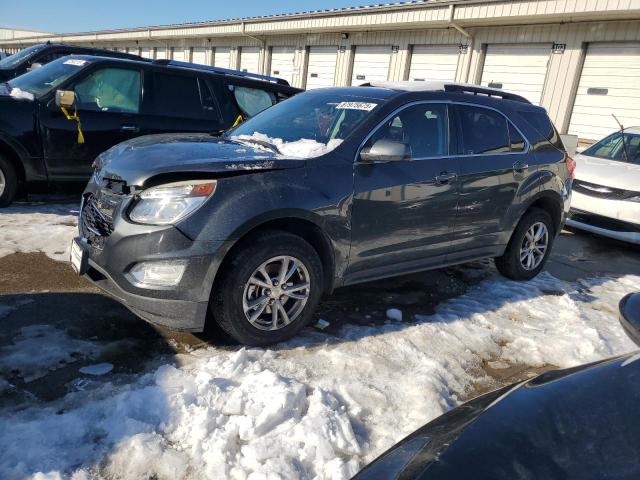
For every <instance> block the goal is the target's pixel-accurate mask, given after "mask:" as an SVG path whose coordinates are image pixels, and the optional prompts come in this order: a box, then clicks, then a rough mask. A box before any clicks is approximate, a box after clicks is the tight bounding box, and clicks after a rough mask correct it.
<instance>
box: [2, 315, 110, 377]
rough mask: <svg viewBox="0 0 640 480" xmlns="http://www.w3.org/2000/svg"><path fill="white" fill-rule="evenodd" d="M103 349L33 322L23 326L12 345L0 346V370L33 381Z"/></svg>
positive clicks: (48, 326)
mask: <svg viewBox="0 0 640 480" xmlns="http://www.w3.org/2000/svg"><path fill="white" fill-rule="evenodd" d="M100 350H101V348H100V347H99V346H98V345H96V344H95V343H93V342H88V341H85V340H78V339H75V338H71V337H69V336H68V335H67V334H66V333H65V332H63V331H62V330H58V329H57V328H54V327H52V326H50V325H31V326H29V327H23V328H21V329H20V335H18V336H17V337H15V338H14V339H13V345H7V346H4V347H1V348H0V372H1V373H3V374H5V375H6V374H8V373H14V372H17V373H19V375H20V376H21V377H22V378H23V379H24V381H25V382H31V381H33V380H35V379H37V378H40V377H43V376H45V375H46V374H47V373H48V372H49V371H50V370H55V369H57V368H60V367H63V366H65V365H67V364H69V363H73V362H75V361H77V360H78V359H80V358H87V357H93V356H95V355H97V354H98V353H99V351H100Z"/></svg>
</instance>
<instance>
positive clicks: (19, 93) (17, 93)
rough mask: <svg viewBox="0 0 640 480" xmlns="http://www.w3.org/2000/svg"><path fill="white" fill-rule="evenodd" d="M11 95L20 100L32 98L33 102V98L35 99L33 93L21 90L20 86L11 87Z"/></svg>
mask: <svg viewBox="0 0 640 480" xmlns="http://www.w3.org/2000/svg"><path fill="white" fill-rule="evenodd" d="M9 95H11V96H12V97H13V98H17V99H19V100H30V101H32V102H33V100H34V99H35V96H34V95H33V93H30V92H25V91H24V90H20V89H19V88H15V87H14V88H12V89H11V93H10V94H9Z"/></svg>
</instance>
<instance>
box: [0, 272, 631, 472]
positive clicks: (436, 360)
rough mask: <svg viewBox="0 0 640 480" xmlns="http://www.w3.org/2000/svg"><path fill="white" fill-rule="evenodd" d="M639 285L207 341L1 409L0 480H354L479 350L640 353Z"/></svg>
mask: <svg viewBox="0 0 640 480" xmlns="http://www.w3.org/2000/svg"><path fill="white" fill-rule="evenodd" d="M638 289H640V277H638V276H627V277H622V278H619V279H609V278H601V279H593V280H590V281H588V282H586V281H585V282H579V283H577V284H567V283H564V282H561V281H559V280H556V279H555V278H553V277H552V276H550V275H548V274H543V275H541V276H540V277H539V278H537V279H536V280H533V281H531V282H526V283H516V282H510V281H505V280H503V279H499V278H495V279H491V280H488V281H485V282H483V283H481V284H480V285H479V286H478V287H476V288H474V289H472V290H471V291H469V293H468V294H466V295H463V296H460V297H458V298H456V299H454V300H451V301H450V302H447V303H445V304H443V305H441V306H440V308H439V309H438V311H437V313H436V314H435V315H431V316H420V317H419V318H417V322H416V323H409V321H410V320H412V319H404V320H405V322H404V323H400V322H392V323H388V324H385V325H383V326H376V327H360V326H347V327H344V328H343V329H342V330H341V331H340V332H339V334H338V335H337V336H336V337H329V336H327V335H325V334H323V333H320V332H317V331H314V330H311V329H308V330H307V331H306V332H305V334H304V335H302V336H301V337H300V338H298V339H295V340H293V341H291V342H290V343H288V344H284V345H280V346H279V348H278V349H277V350H263V349H250V350H245V349H242V350H239V351H236V352H230V351H228V350H223V349H217V348H209V349H205V350H197V351H195V352H193V353H191V354H189V355H182V356H179V357H178V360H179V364H180V365H181V366H180V367H175V366H169V365H165V366H163V367H161V368H159V369H158V370H157V371H155V372H154V373H152V374H147V375H144V376H142V377H140V378H139V379H138V380H137V381H136V382H135V383H134V384H132V385H130V386H129V387H128V388H127V389H126V390H125V391H122V389H120V390H119V391H118V392H116V391H114V390H113V388H112V386H111V385H110V384H105V385H104V387H103V388H102V389H100V390H97V391H95V390H94V391H91V392H78V393H74V394H73V395H69V396H68V397H67V398H65V399H63V400H62V401H60V402H59V404H56V405H52V406H51V407H50V408H40V409H38V408H30V409H27V410H25V411H22V412H20V413H18V414H15V415H14V416H13V417H11V418H10V417H8V416H3V417H2V418H1V419H0V451H2V452H3V455H2V456H1V457H0V478H3V479H7V480H11V479H14V478H15V479H17V478H37V477H36V475H37V473H38V472H42V473H43V474H46V475H49V477H40V478H59V477H58V475H60V477H62V478H71V477H72V475H75V476H73V478H74V479H76V480H78V479H84V478H92V479H93V478H121V479H134V478H157V479H158V480H164V479H173V478H187V479H206V478H209V479H218V478H232V479H245V478H250V479H258V478H296V479H297V478H309V479H312V478H313V479H347V478H349V477H350V476H351V475H352V474H353V473H354V472H355V471H356V470H357V469H358V468H360V467H362V466H363V465H364V464H365V463H366V462H368V461H370V460H372V459H373V458H374V457H375V456H376V455H378V454H379V453H381V452H382V451H383V450H384V449H386V448H387V447H389V446H390V445H391V444H393V443H394V442H396V441H398V440H400V439H401V438H403V437H404V436H405V435H406V434H408V433H410V432H411V431H413V430H414V429H416V428H417V427H419V426H421V425H423V424H424V423H426V422H427V421H429V420H431V419H433V418H434V417H436V416H438V415H440V414H442V413H443V412H444V411H446V410H448V409H450V408H452V407H453V406H455V405H456V404H458V403H459V401H460V396H461V395H463V394H464V393H465V392H466V391H468V390H467V389H468V388H469V387H472V386H473V385H474V384H476V383H477V382H482V380H483V378H484V374H483V373H482V368H481V367H482V363H483V361H502V362H510V363H518V364H529V365H542V364H548V363H552V364H556V365H558V366H560V367H568V366H573V365H576V364H581V363H586V362H589V361H593V360H596V359H599V358H603V357H608V356H612V355H615V354H621V353H625V352H628V351H632V350H634V349H635V348H636V347H635V346H634V345H633V344H632V343H631V341H629V340H628V339H627V338H626V336H625V335H624V333H623V331H622V328H621V327H620V326H619V324H618V320H617V302H618V300H619V299H620V298H621V297H622V296H623V295H624V294H626V293H628V292H629V291H631V290H638ZM56 412H57V413H58V414H55V413H56Z"/></svg>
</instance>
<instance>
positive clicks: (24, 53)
mask: <svg viewBox="0 0 640 480" xmlns="http://www.w3.org/2000/svg"><path fill="white" fill-rule="evenodd" d="M42 48H44V45H34V46H33V47H29V48H25V49H24V50H20V51H19V52H18V53H14V54H13V55H11V56H10V57H7V58H5V59H3V60H0V70H10V69H12V68H15V67H17V66H18V65H19V64H20V63H22V62H23V61H25V60H26V59H28V58H29V57H30V56H31V55H33V54H34V53H36V52H37V51H38V50H41V49H42Z"/></svg>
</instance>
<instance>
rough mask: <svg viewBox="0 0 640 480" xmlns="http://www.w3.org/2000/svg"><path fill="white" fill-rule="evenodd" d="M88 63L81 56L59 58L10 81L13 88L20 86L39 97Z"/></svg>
mask: <svg viewBox="0 0 640 480" xmlns="http://www.w3.org/2000/svg"><path fill="white" fill-rule="evenodd" d="M88 64H89V61H88V60H83V59H79V58H73V57H63V58H59V59H58V60H54V61H53V62H51V63H47V64H46V65H44V66H42V67H40V68H37V69H35V70H32V71H30V72H28V73H25V74H24V75H21V76H19V77H18V78H14V79H13V80H11V81H10V82H9V86H10V87H11V88H12V89H13V88H18V89H20V90H22V91H25V92H29V93H31V94H33V95H35V96H36V97H39V96H41V95H44V94H45V93H47V92H49V91H51V90H52V89H54V88H56V87H57V86H58V85H60V84H61V83H62V82H64V81H65V80H66V79H67V78H69V77H71V76H72V75H74V74H75V73H77V72H79V71H80V70H81V69H82V68H84V67H85V66H86V65H88Z"/></svg>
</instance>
